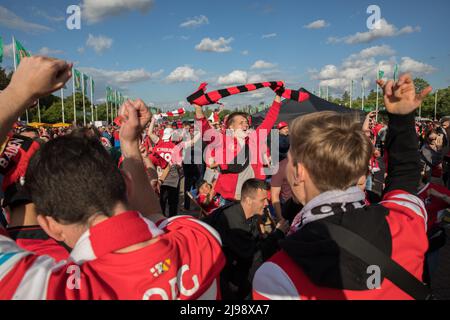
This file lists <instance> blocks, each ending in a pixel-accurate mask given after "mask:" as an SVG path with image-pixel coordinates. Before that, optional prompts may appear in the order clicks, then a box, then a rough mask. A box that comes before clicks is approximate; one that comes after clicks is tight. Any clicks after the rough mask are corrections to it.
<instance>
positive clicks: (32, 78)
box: [8, 56, 72, 107]
mask: <svg viewBox="0 0 450 320" xmlns="http://www.w3.org/2000/svg"><path fill="white" fill-rule="evenodd" d="M71 77H72V64H71V63H67V62H66V61H63V60H58V59H53V58H47V57H41V56H33V57H24V58H22V59H21V60H20V64H19V66H18V68H17V70H16V72H14V74H13V76H12V78H11V82H10V84H9V86H8V90H11V91H13V92H14V95H16V97H17V98H19V99H21V101H23V102H24V105H26V106H27V107H28V106H31V105H32V104H33V103H34V102H35V101H36V100H37V99H39V98H41V97H44V96H47V95H49V94H51V93H52V92H55V91H57V90H59V89H61V88H62V87H64V84H65V83H66V82H67V81H68V80H69V79H70V78H71Z"/></svg>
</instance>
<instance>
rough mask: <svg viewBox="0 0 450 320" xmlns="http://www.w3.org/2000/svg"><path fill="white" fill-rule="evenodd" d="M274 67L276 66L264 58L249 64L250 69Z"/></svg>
mask: <svg viewBox="0 0 450 320" xmlns="http://www.w3.org/2000/svg"><path fill="white" fill-rule="evenodd" d="M274 67H276V64H273V63H270V62H266V61H264V60H258V61H256V62H255V63H254V64H253V65H252V66H251V69H271V68H274Z"/></svg>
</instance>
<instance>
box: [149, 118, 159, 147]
mask: <svg viewBox="0 0 450 320" xmlns="http://www.w3.org/2000/svg"><path fill="white" fill-rule="evenodd" d="M155 122H156V118H155V117H154V116H153V117H152V121H151V122H150V126H149V127H148V130H147V135H148V136H149V137H150V139H151V140H152V142H153V143H155V144H156V143H158V142H159V137H158V136H157V135H156V134H154V133H153V129H154V128H155Z"/></svg>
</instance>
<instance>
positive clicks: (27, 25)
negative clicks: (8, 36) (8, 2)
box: [0, 6, 53, 33]
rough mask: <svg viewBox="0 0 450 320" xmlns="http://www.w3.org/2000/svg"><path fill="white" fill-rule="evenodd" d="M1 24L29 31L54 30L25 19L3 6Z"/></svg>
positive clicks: (0, 10) (0, 17)
mask: <svg viewBox="0 0 450 320" xmlns="http://www.w3.org/2000/svg"><path fill="white" fill-rule="evenodd" d="M0 25H2V26H4V27H6V28H9V29H15V30H21V31H24V32H28V33H36V32H42V31H52V30H53V29H51V28H49V27H46V26H43V25H40V24H36V23H32V22H28V21H25V20H24V19H22V18H21V17H19V16H17V15H16V14H15V13H14V12H12V11H9V10H8V9H6V8H5V7H2V6H0Z"/></svg>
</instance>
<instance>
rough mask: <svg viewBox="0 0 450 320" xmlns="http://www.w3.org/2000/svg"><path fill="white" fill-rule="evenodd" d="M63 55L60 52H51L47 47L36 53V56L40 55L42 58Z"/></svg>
mask: <svg viewBox="0 0 450 320" xmlns="http://www.w3.org/2000/svg"><path fill="white" fill-rule="evenodd" d="M63 53H64V51H62V50H52V49H49V48H47V47H42V48H41V49H40V50H39V51H38V54H40V55H42V56H52V55H59V54H63Z"/></svg>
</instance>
